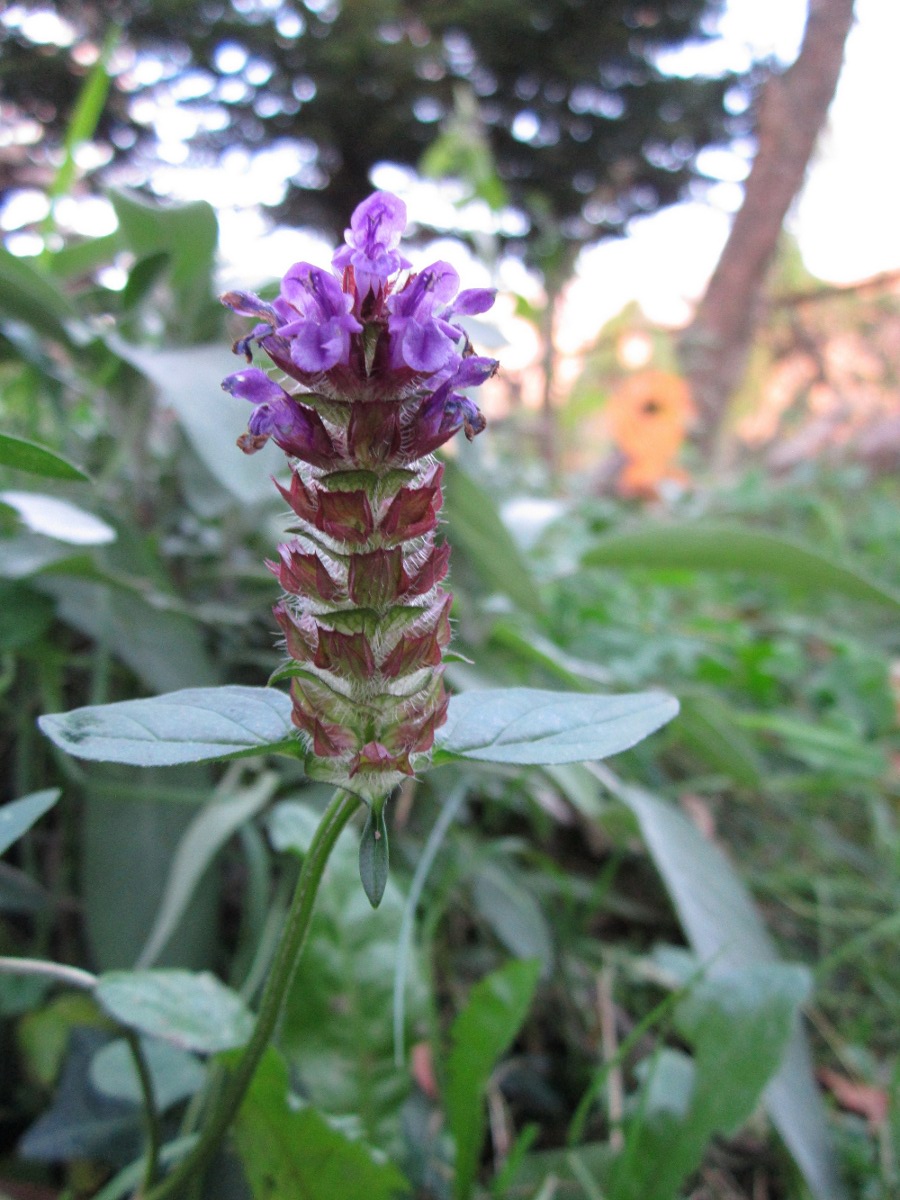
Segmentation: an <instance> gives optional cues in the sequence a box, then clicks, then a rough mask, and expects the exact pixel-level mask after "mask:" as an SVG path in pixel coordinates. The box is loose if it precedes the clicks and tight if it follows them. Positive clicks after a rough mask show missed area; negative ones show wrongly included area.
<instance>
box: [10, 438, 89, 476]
mask: <svg viewBox="0 0 900 1200" xmlns="http://www.w3.org/2000/svg"><path fill="white" fill-rule="evenodd" d="M0 466H3V467H14V468H15V470H17V471H27V472H28V473H29V474H30V475H43V476H44V477H45V478H47V479H72V480H84V479H87V475H85V473H84V471H82V470H81V468H80V467H76V466H75V465H74V463H70V462H69V461H68V459H65V458H63V457H62V456H61V455H59V454H56V453H55V452H54V451H53V450H48V449H47V447H46V446H39V445H37V444H36V443H35V442H28V441H26V440H25V439H24V438H18V437H13V436H12V434H9V433H0Z"/></svg>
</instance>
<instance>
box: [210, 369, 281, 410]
mask: <svg viewBox="0 0 900 1200" xmlns="http://www.w3.org/2000/svg"><path fill="white" fill-rule="evenodd" d="M222 387H223V388H224V389H225V391H226V392H229V393H230V394H231V395H232V396H240V398H241V399H242V400H249V401H250V403H251V404H265V403H268V402H271V401H278V400H281V399H282V398H284V397H286V396H287V392H285V390H284V388H282V387H279V386H278V384H277V383H275V382H274V380H272V379H270V378H269V376H268V375H267V374H266V373H265V371H261V370H260V369H259V367H248V368H247V369H246V370H245V371H235V373H234V374H233V375H228V376H226V378H225V379H223V380H222Z"/></svg>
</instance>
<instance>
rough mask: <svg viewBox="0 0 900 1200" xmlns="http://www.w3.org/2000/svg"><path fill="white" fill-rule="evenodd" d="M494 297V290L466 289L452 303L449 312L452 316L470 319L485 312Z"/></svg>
mask: <svg viewBox="0 0 900 1200" xmlns="http://www.w3.org/2000/svg"><path fill="white" fill-rule="evenodd" d="M496 297H497V289H496V288H466V290H465V291H464V292H460V293H459V295H458V296H457V297H456V299H455V300H454V301H453V305H452V309H451V311H452V313H453V315H454V316H465V317H472V316H475V314H476V313H483V312H487V310H488V309H489V308H490V307H491V305H492V304H493V303H494V300H495V299H496Z"/></svg>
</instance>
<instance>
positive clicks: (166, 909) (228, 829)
mask: <svg viewBox="0 0 900 1200" xmlns="http://www.w3.org/2000/svg"><path fill="white" fill-rule="evenodd" d="M277 782H278V777H277V776H276V775H275V774H273V773H272V772H268V773H266V774H265V775H263V776H261V777H260V778H259V779H257V780H256V781H255V782H254V783H253V785H252V786H251V787H249V788H245V789H244V790H243V791H240V792H237V793H236V794H235V795H232V796H226V797H224V798H223V797H221V796H218V797H217V798H216V799H214V800H213V801H212V803H211V804H209V805H207V806H206V808H204V809H203V810H202V812H200V813H198V814H197V816H196V817H195V818H194V820H193V821H192V822H191V824H190V826H189V828H188V829H187V831H186V832H185V834H184V837H183V838H182V839H181V841H180V842H179V844H178V849H177V850H176V852H175V857H174V858H173V859H172V866H171V869H170V871H169V878H168V880H167V881H166V890H165V892H164V893H163V898H162V903H161V904H160V906H159V912H158V913H157V915H156V921H155V922H154V925H153V929H152V930H151V931H150V934H149V936H148V938H147V941H146V944H145V945H144V948H143V950H142V951H141V953H140V955H139V956H138V960H137V965H138V966H139V967H149V966H150V965H151V964H152V963H153V962H154V961H155V960H156V958H157V956H158V954H159V952H160V951H161V950H162V949H163V947H164V946H165V945H166V943H167V942H168V940H169V938H170V937H171V936H172V934H173V933H174V931H175V929H176V928H177V926H178V923H179V921H180V920H181V918H182V916H183V915H184V913H185V910H186V909H187V906H188V904H189V903H190V901H191V898H192V896H193V895H194V892H195V890H196V888H197V885H198V883H199V882H200V880H201V878H202V876H203V873H204V871H205V870H206V868H207V867H208V866H209V865H210V863H211V862H212V861H213V859H214V858H215V856H216V855H217V854H218V852H219V850H221V848H222V847H223V846H224V845H225V843H226V842H227V841H228V839H229V838H230V837H231V835H232V834H233V833H234V832H235V830H237V829H239V828H240V826H241V825H243V824H244V822H245V821H249V820H250V818H251V817H253V816H255V815H256V813H258V812H259V810H260V809H261V808H262V807H263V805H264V804H265V803H266V802H267V801H268V800H269V798H270V797H271V795H272V793H273V791H274V790H275V785H276V784H277Z"/></svg>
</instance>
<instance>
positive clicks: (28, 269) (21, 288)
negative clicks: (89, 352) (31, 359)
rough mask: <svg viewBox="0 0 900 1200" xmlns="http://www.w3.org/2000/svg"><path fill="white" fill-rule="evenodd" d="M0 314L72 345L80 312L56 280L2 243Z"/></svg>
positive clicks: (0, 257)
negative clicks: (12, 252) (73, 332)
mask: <svg viewBox="0 0 900 1200" xmlns="http://www.w3.org/2000/svg"><path fill="white" fill-rule="evenodd" d="M0 314H3V315H5V316H7V317H11V318H13V320H16V321H24V322H25V323H26V324H28V325H31V326H33V327H34V328H35V329H36V330H37V331H38V332H39V333H42V334H44V335H45V336H47V337H51V338H55V339H56V340H58V341H62V342H65V343H67V344H69V345H71V344H72V337H71V334H72V331H73V330H74V328H75V321H76V316H77V314H76V312H75V309H74V308H73V306H72V305H71V304H70V302H69V301H68V300H67V299H66V297H65V295H64V294H63V292H62V291H61V289H60V288H59V287H58V286H57V284H56V281H55V280H54V279H51V278H48V277H47V276H46V275H44V274H43V273H42V272H41V271H39V270H37V268H36V267H34V266H32V264H31V263H30V262H27V261H26V260H25V259H22V258H17V257H16V256H15V255H14V254H10V252H9V251H8V250H7V249H6V248H5V247H3V246H0Z"/></svg>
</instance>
